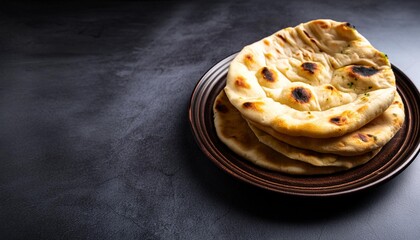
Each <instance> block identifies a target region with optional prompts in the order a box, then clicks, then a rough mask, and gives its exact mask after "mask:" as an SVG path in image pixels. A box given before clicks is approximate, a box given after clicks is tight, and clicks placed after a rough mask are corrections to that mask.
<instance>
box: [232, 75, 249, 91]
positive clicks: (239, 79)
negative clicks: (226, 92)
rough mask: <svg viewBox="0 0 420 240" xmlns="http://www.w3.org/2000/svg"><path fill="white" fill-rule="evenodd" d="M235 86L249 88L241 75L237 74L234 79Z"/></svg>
mask: <svg viewBox="0 0 420 240" xmlns="http://www.w3.org/2000/svg"><path fill="white" fill-rule="evenodd" d="M235 86H237V87H239V88H247V89H249V88H250V86H249V84H248V83H247V82H246V81H245V79H244V78H243V77H241V76H239V77H237V78H236V79H235Z"/></svg>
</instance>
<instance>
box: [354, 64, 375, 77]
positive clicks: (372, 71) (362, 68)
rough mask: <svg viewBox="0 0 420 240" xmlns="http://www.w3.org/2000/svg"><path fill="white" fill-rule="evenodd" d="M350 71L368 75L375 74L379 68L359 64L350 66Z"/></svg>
mask: <svg viewBox="0 0 420 240" xmlns="http://www.w3.org/2000/svg"><path fill="white" fill-rule="evenodd" d="M351 71H352V73H355V74H357V75H359V76H363V77H370V76H372V75H375V74H376V73H377V72H379V70H378V69H376V68H374V67H365V66H360V65H356V66H353V67H351Z"/></svg>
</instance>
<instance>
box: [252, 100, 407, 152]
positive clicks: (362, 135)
mask: <svg viewBox="0 0 420 240" xmlns="http://www.w3.org/2000/svg"><path fill="white" fill-rule="evenodd" d="M404 118H405V114H404V104H403V102H402V100H401V97H400V95H399V94H398V93H397V94H396V95H395V98H394V101H393V103H392V104H391V106H389V107H388V109H387V110H386V111H385V112H384V113H383V114H381V115H380V116H379V117H377V118H375V119H374V120H372V121H371V122H369V123H368V124H366V125H365V126H363V127H361V128H360V129H357V130H356V131H354V132H350V133H347V134H345V135H343V136H340V137H335V138H325V139H321V140H320V139H318V138H309V137H294V136H289V135H286V134H282V133H278V132H276V131H274V130H273V129H271V128H269V127H265V126H262V125H258V124H256V123H251V122H250V124H251V125H252V126H253V128H252V129H253V130H254V129H255V128H258V129H259V130H260V131H261V130H262V131H264V132H265V133H266V134H269V135H270V136H271V137H274V138H276V139H278V140H280V141H281V142H284V143H287V144H290V145H292V146H295V147H298V148H303V149H309V150H313V151H316V152H321V153H332V154H337V155H341V156H355V155H361V154H365V153H368V152H371V151H373V150H376V149H379V148H381V147H383V146H384V145H385V144H386V143H388V142H389V140H391V138H393V137H394V136H395V134H396V133H397V132H398V130H400V128H401V126H402V125H403V123H404ZM260 131H254V132H255V133H256V135H257V136H258V135H260V134H261V132H260ZM259 138H260V137H259ZM260 140H261V139H260Z"/></svg>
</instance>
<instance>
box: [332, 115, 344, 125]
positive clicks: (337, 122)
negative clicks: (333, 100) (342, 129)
mask: <svg viewBox="0 0 420 240" xmlns="http://www.w3.org/2000/svg"><path fill="white" fill-rule="evenodd" d="M346 122H347V118H346V117H344V116H336V117H332V118H330V123H332V124H335V125H337V126H342V125H344V124H345V123H346Z"/></svg>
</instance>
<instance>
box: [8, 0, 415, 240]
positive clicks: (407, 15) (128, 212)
mask: <svg viewBox="0 0 420 240" xmlns="http://www.w3.org/2000/svg"><path fill="white" fill-rule="evenodd" d="M315 18H332V19H336V20H339V21H348V22H351V23H352V24H353V25H355V26H356V27H357V29H358V30H359V31H360V32H361V33H362V34H363V35H365V36H366V37H367V38H368V39H369V40H370V41H371V43H372V44H373V45H374V46H376V47H377V48H378V49H381V50H382V51H384V52H385V53H387V54H388V56H389V58H390V60H391V62H392V63H393V64H395V65H396V66H398V67H399V68H400V69H401V70H403V71H404V72H405V73H406V74H407V75H408V77H410V78H411V79H412V80H413V81H414V82H415V84H416V85H417V87H420V80H419V79H420V77H419V76H420V70H419V67H418V66H419V64H420V62H419V58H418V56H419V55H420V48H419V45H418V41H419V39H420V25H419V22H420V4H419V3H418V2H417V1H398V3H395V2H393V1H363V3H361V2H358V1H357V2H351V1H341V2H340V1H323V2H322V3H316V2H315V1H287V2H282V1H255V2H252V1H235V2H228V1H209V2H192V1H191V2H187V1H178V2H177V1H167V2H159V1H145V2H135V1H120V2H118V1H115V2H112V1H106V3H102V2H91V3H82V2H79V3H72V4H70V3H68V4H64V5H63V4H58V3H54V2H45V3H43V4H36V5H35V4H31V3H29V2H21V3H16V2H13V3H12V2H11V3H8V4H5V5H4V6H3V7H2V8H0V76H1V77H0V162H1V163H0V164H1V166H0V238H1V239H35V238H36V239H49V238H52V239H420V230H419V227H418V223H419V222H420V188H419V187H418V185H419V182H420V175H419V174H418V172H419V171H420V162H419V161H418V159H417V160H416V161H414V162H413V164H412V165H410V167H409V168H408V169H406V170H405V171H404V172H403V173H402V174H400V175H399V176H398V177H397V178H395V179H393V180H392V181H391V182H389V183H387V184H385V185H383V186H380V187H378V188H374V189H372V190H370V191H369V192H365V193H363V194H358V195H353V196H346V197H341V198H332V199H317V200H308V199H300V198H291V197H286V196H282V195H278V194H274V193H270V192H266V191H264V190H261V189H257V188H254V187H252V186H249V185H247V184H244V183H242V182H239V181H237V180H235V179H233V178H232V177H230V176H228V175H227V174H225V173H224V172H222V171H221V170H219V169H218V168H217V167H216V166H214V165H213V164H212V163H211V162H210V161H209V160H208V159H206V157H205V156H204V154H202V153H201V152H200V150H199V149H198V147H197V146H196V144H195V142H194V139H193V137H192V135H191V131H190V128H189V123H188V115H187V110H188V103H189V98H190V96H191V92H192V90H193V88H194V86H195V84H196V83H197V81H198V79H199V78H200V77H201V76H202V75H203V74H204V72H205V71H206V70H208V69H209V68H210V67H211V66H212V65H213V64H215V63H217V62H218V61H219V60H221V59H223V58H224V57H226V56H228V55H230V54H231V53H234V52H236V51H238V50H240V49H241V48H242V46H244V45H245V44H248V43H252V42H254V41H256V40H259V39H260V38H261V37H263V36H266V35H269V34H271V33H273V32H274V31H276V30H279V29H281V28H283V27H286V26H294V25H296V24H298V23H300V22H305V21H308V20H311V19H315Z"/></svg>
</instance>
